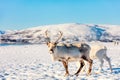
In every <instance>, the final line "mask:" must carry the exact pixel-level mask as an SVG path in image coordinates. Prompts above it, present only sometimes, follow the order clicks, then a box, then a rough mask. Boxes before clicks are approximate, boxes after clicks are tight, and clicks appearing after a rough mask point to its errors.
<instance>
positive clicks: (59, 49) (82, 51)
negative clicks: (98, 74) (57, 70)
mask: <svg viewBox="0 0 120 80" xmlns="http://www.w3.org/2000/svg"><path fill="white" fill-rule="evenodd" d="M59 33H60V36H59V37H58V39H57V40H56V41H55V42H51V40H50V38H49V36H48V31H45V35H46V42H47V46H48V50H49V53H50V54H51V56H52V58H53V60H54V61H60V62H62V63H63V66H64V68H65V70H66V73H65V76H68V75H69V71H68V62H72V61H79V62H80V65H81V66H80V67H79V69H78V70H77V72H76V73H75V75H76V76H78V74H79V72H80V71H81V69H82V68H83V66H84V60H85V61H87V62H88V63H89V69H88V72H87V74H88V75H89V74H90V73H91V69H92V60H91V59H90V58H89V51H90V47H89V45H87V44H81V47H79V48H78V47H77V46H74V45H70V46H66V45H58V41H59V39H61V37H62V35H63V33H62V32H61V31H60V32H59Z"/></svg>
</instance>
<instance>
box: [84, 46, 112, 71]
mask: <svg viewBox="0 0 120 80" xmlns="http://www.w3.org/2000/svg"><path fill="white" fill-rule="evenodd" d="M90 47H91V50H90V53H89V56H90V59H92V60H94V59H98V60H99V61H100V66H99V70H98V73H99V72H101V71H102V67H103V63H104V59H105V60H106V61H107V62H108V64H109V67H110V70H111V73H112V66H111V61H110V58H109V57H108V56H107V48H106V46H104V45H90ZM84 69H85V66H84V68H83V70H84Z"/></svg>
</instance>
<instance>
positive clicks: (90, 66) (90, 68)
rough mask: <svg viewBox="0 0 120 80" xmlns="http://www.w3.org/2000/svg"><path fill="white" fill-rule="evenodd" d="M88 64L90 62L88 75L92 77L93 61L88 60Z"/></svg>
mask: <svg viewBox="0 0 120 80" xmlns="http://www.w3.org/2000/svg"><path fill="white" fill-rule="evenodd" d="M88 62H89V69H88V72H87V74H88V75H90V73H91V70H92V64H93V60H91V59H90V60H88Z"/></svg>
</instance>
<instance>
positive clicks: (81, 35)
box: [1, 23, 120, 43]
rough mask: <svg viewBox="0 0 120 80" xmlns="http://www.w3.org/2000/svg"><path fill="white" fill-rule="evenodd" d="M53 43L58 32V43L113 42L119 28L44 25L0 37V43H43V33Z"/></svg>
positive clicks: (11, 32)
mask: <svg viewBox="0 0 120 80" xmlns="http://www.w3.org/2000/svg"><path fill="white" fill-rule="evenodd" d="M46 30H48V31H49V36H50V37H51V38H52V40H53V41H54V40H55V39H56V38H57V37H58V32H59V31H61V32H63V37H62V39H61V40H60V41H67V42H72V41H83V40H84V41H114V40H120V26H118V25H94V24H80V23H66V24H57V25H44V26H37V27H33V28H28V29H23V30H16V31H9V32H8V33H7V32H6V33H5V34H2V35H1V43H44V42H45V31H46Z"/></svg>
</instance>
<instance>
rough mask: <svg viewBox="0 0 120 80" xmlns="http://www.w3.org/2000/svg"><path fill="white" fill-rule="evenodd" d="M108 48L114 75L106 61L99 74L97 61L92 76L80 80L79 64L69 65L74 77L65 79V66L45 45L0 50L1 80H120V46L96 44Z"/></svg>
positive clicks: (81, 76) (6, 47)
mask: <svg viewBox="0 0 120 80" xmlns="http://www.w3.org/2000/svg"><path fill="white" fill-rule="evenodd" d="M96 43H97V44H101V45H105V46H107V48H108V51H107V55H108V56H109V57H110V58H111V62H112V69H113V73H110V69H109V66H108V63H107V62H106V61H105V62H104V65H103V69H104V70H103V71H102V72H101V73H99V74H97V73H96V71H97V70H98V67H99V61H98V60H97V59H96V60H94V64H93V69H92V74H91V75H89V76H87V75H86V73H85V72H83V73H80V74H79V76H78V77H76V76H73V74H74V73H75V72H76V71H77V69H78V67H77V66H76V65H75V64H76V63H75V62H71V63H69V71H70V76H68V77H64V73H65V70H64V67H63V65H62V63H61V62H58V61H55V62H52V60H51V57H50V54H49V53H48V49H47V46H46V45H45V44H36V45H9V46H0V80H103V79H104V80H120V64H119V62H120V57H119V56H120V45H114V44H113V43H101V42H93V43H91V44H96Z"/></svg>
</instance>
